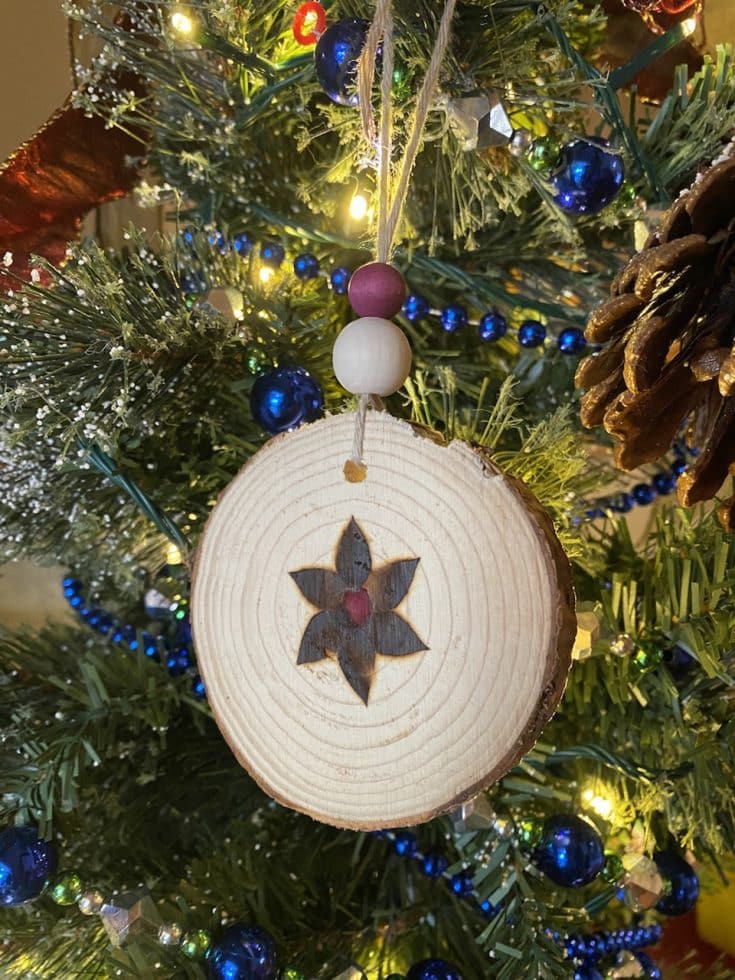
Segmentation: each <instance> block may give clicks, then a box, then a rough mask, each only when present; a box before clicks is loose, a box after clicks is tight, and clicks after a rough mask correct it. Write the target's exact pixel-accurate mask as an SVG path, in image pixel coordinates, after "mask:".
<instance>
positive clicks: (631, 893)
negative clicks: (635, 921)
mask: <svg viewBox="0 0 735 980" xmlns="http://www.w3.org/2000/svg"><path fill="white" fill-rule="evenodd" d="M664 891H665V885H664V880H663V878H662V877H661V875H660V873H659V870H658V868H657V867H656V865H655V864H654V862H653V861H652V860H651V859H650V858H647V857H639V858H638V860H637V861H636V863H635V864H634V865H633V867H632V868H631V869H630V871H628V873H627V874H626V876H625V879H624V881H623V901H624V902H625V904H626V905H627V906H628V908H629V909H632V910H633V911H634V912H642V911H643V910H644V909H652V908H653V907H654V905H656V903H657V902H658V900H659V899H660V898H661V896H662V895H663V893H664Z"/></svg>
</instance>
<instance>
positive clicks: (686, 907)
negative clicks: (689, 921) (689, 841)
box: [653, 847, 699, 915]
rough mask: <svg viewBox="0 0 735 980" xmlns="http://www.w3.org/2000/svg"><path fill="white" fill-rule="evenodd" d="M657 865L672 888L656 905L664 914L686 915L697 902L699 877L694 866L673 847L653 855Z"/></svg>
mask: <svg viewBox="0 0 735 980" xmlns="http://www.w3.org/2000/svg"><path fill="white" fill-rule="evenodd" d="M653 860H654V861H655V862H656V867H657V868H658V870H659V871H660V872H661V875H662V876H663V878H664V879H665V880H666V881H668V882H669V885H670V888H671V890H670V891H669V892H668V893H667V894H665V895H664V896H663V898H661V899H660V900H659V902H658V904H657V905H656V908H657V909H658V911H659V912H663V913H664V915H684V913H685V912H689V911H690V910H691V909H693V908H694V906H695V905H696V904H697V899H698V898H699V878H698V877H697V872H696V871H695V870H694V868H693V867H692V866H691V865H690V864H688V863H687V862H686V861H685V860H684V858H683V857H682V856H681V854H679V853H678V852H677V851H675V850H674V849H673V848H671V847H667V848H666V850H664V851H658V853H656V854H654V855H653Z"/></svg>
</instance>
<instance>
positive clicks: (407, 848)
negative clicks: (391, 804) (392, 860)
mask: <svg viewBox="0 0 735 980" xmlns="http://www.w3.org/2000/svg"><path fill="white" fill-rule="evenodd" d="M393 848H394V850H395V852H396V854H400V855H401V856H402V857H412V856H413V855H414V854H415V853H416V848H417V844H416V835H415V834H412V833H411V831H410V830H397V831H396V834H395V837H394V838H393Z"/></svg>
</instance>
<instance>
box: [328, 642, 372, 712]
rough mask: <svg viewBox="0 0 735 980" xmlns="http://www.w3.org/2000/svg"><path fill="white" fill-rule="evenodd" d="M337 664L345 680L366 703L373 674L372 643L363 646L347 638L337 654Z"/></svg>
mask: <svg viewBox="0 0 735 980" xmlns="http://www.w3.org/2000/svg"><path fill="white" fill-rule="evenodd" d="M337 659H338V660H339V665H340V667H341V668H342V673H343V674H344V675H345V680H346V681H347V683H348V684H349V685H350V687H351V688H352V690H353V691H354V692H355V694H356V695H357V696H358V697H359V698H360V699H361V700H362V701H363V702H364V703H365V704H366V705H367V703H368V698H369V696H370V685H371V684H372V682H373V677H374V676H375V651H374V650H373V649H372V644H370V645H369V646H365V645H363V644H355V643H352V642H350V639H349V638H348V639H347V640H346V642H345V647H344V650H341V651H340V652H339V653H338V654H337Z"/></svg>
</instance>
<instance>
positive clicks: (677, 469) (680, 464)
mask: <svg viewBox="0 0 735 980" xmlns="http://www.w3.org/2000/svg"><path fill="white" fill-rule="evenodd" d="M686 468H687V461H686V460H685V459H684V457H683V456H677V458H676V459H675V460H674V461H673V463H672V464H671V472H672V473H673V474H674V476H681V474H682V473H683V472H684V470H685V469H686Z"/></svg>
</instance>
